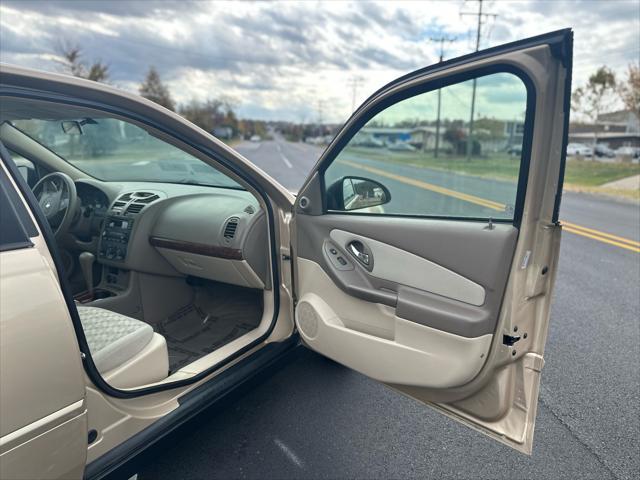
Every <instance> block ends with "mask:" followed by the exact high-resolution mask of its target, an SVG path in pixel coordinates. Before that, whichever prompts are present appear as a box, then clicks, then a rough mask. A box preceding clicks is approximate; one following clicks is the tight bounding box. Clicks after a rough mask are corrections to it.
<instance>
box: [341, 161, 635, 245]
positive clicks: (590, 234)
mask: <svg viewBox="0 0 640 480" xmlns="http://www.w3.org/2000/svg"><path fill="white" fill-rule="evenodd" d="M339 162H340V163H342V164H344V165H348V166H350V167H354V168H359V169H361V170H365V171H367V172H371V173H375V174H376V175H380V176H382V177H387V178H391V179H392V180H396V181H398V182H401V183H405V184H407V185H413V186H414V187H418V188H422V189H424V190H429V191H432V192H436V193H441V194H443V195H448V196H450V197H454V198H457V199H459V200H464V201H465V202H469V203H474V204H476V205H480V206H483V207H486V208H490V209H492V210H499V211H504V209H505V207H506V206H505V205H504V204H502V203H499V202H494V201H493V200H488V199H486V198H482V197H476V196H475V195H469V194H467V193H462V192H456V191H455V190H451V189H449V188H445V187H441V186H439V185H434V184H433V183H428V182H423V181H422V180H416V179H415V178H410V177H405V176H403V175H398V174H395V173H391V172H388V171H386V170H382V169H379V168H375V167H369V166H367V165H362V164H360V163H357V162H350V161H347V160H339ZM562 229H563V230H565V231H567V232H570V233H573V234H575V235H581V236H583V237H587V238H591V239H593V240H598V241H599V242H603V243H607V244H609V245H614V246H616V247H620V248H624V249H626V250H631V251H632V252H636V253H640V242H636V241H635V240H631V239H628V238H624V237H620V236H618V235H613V234H611V233H606V232H601V231H599V230H594V229H593V228H587V227H583V226H581V225H576V224H575V223H571V222H565V221H562Z"/></svg>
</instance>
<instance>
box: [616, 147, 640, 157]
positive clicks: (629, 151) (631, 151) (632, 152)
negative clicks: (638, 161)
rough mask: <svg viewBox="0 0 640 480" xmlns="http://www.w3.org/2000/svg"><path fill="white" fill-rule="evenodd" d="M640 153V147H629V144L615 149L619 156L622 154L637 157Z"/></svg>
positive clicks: (622, 155)
mask: <svg viewBox="0 0 640 480" xmlns="http://www.w3.org/2000/svg"><path fill="white" fill-rule="evenodd" d="M639 153H640V148H635V147H629V146H625V147H619V148H618V149H617V150H616V151H615V154H616V155H617V156H620V157H631V158H637V157H638V154H639Z"/></svg>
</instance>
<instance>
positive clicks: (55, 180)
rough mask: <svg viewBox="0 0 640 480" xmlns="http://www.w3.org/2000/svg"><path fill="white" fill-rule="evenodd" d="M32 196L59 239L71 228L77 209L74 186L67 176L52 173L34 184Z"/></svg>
mask: <svg viewBox="0 0 640 480" xmlns="http://www.w3.org/2000/svg"><path fill="white" fill-rule="evenodd" d="M33 194H34V195H35V197H36V199H37V200H38V203H39V204H40V208H41V209H42V211H43V212H44V215H45V217H47V221H48V222H49V225H51V229H52V230H53V233H54V234H55V236H56V238H61V237H62V236H63V235H64V234H65V233H66V232H67V230H68V229H69V227H70V226H71V223H72V222H73V218H74V216H75V213H76V210H77V208H78V194H77V192H76V184H75V183H73V180H72V179H71V177H70V176H69V175H67V174H65V173H62V172H54V173H50V174H49V175H45V176H44V177H42V178H41V179H40V181H39V182H38V183H36V184H35V186H34V187H33Z"/></svg>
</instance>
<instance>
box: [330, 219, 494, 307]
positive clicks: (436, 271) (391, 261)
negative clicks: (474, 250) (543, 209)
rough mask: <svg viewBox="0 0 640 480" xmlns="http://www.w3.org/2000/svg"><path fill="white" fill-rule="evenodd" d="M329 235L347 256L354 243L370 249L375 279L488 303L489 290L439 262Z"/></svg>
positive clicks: (382, 245)
mask: <svg viewBox="0 0 640 480" xmlns="http://www.w3.org/2000/svg"><path fill="white" fill-rule="evenodd" d="M329 236H330V237H331V239H332V240H333V241H335V242H336V243H337V244H338V245H339V246H340V247H341V248H343V249H344V250H345V251H347V253H349V252H348V248H349V245H350V244H351V243H352V242H354V241H359V242H361V243H363V244H364V245H366V246H367V247H369V249H370V250H371V261H372V270H371V275H372V276H373V277H376V278H380V279H383V280H388V281H391V282H395V283H398V284H401V285H407V286H409V287H415V288H417V289H420V290H424V291H426V292H431V293H435V294H437V295H441V296H443V297H447V298H451V299H454V300H458V301H460V302H465V303H469V304H471V305H476V306H480V305H482V304H483V303H484V300H485V291H484V288H483V287H482V286H481V285H478V284H477V283H475V282H472V281H471V280H469V279H467V278H465V277H463V276H462V275H459V274H457V273H455V272H452V271H451V270H449V269H447V268H444V267H442V266H440V265H438V264H437V263H434V262H431V261H429V260H427V259H425V258H422V257H419V256H418V255H414V254H413V253H410V252H407V251H405V250H402V249H400V248H397V247H394V246H393V245H389V244H387V243H384V242H379V241H378V240H374V239H372V238H368V237H364V236H362V235H357V234H354V233H351V232H346V231H344V230H338V229H334V230H331V233H330V234H329Z"/></svg>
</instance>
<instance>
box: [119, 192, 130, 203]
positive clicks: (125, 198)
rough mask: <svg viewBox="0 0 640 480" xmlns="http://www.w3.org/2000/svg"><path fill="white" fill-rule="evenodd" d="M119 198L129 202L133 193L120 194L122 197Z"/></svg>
mask: <svg viewBox="0 0 640 480" xmlns="http://www.w3.org/2000/svg"><path fill="white" fill-rule="evenodd" d="M118 200H120V201H122V202H128V201H129V200H131V193H125V194H124V195H120V198H119V199H118Z"/></svg>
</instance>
